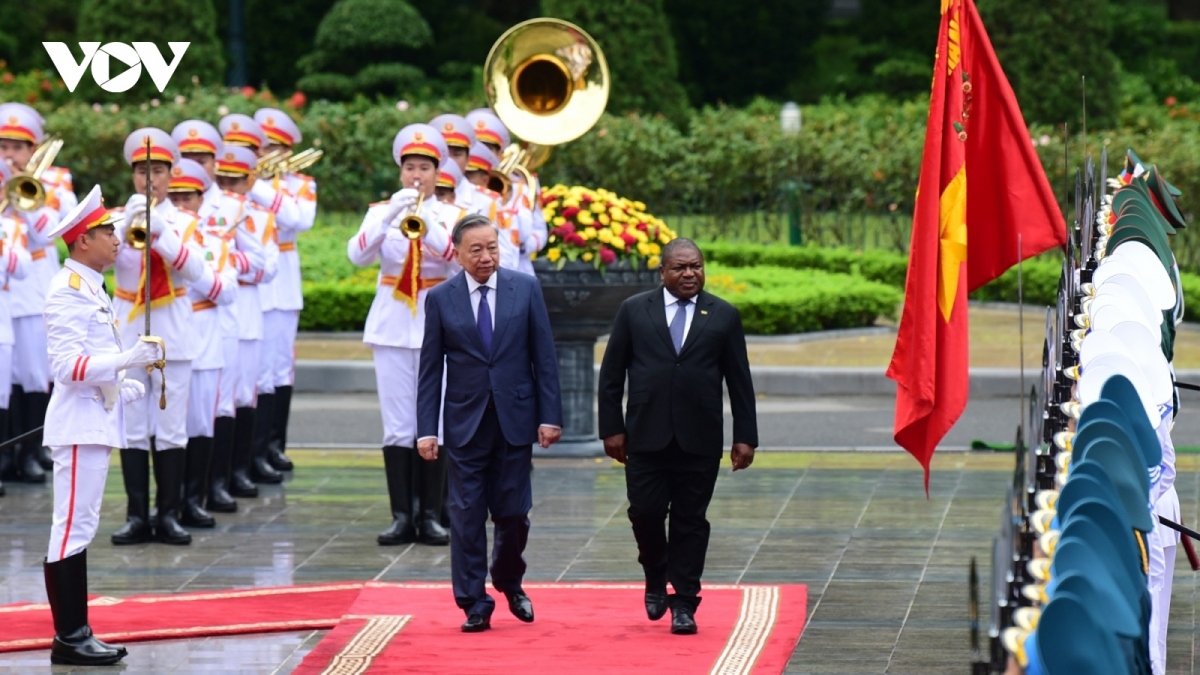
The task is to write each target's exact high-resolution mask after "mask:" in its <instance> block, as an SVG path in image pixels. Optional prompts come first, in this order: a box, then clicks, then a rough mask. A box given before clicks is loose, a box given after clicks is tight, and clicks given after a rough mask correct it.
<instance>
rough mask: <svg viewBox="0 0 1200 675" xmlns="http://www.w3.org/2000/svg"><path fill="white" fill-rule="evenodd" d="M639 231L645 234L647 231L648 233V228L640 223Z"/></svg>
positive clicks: (638, 225)
mask: <svg viewBox="0 0 1200 675" xmlns="http://www.w3.org/2000/svg"><path fill="white" fill-rule="evenodd" d="M637 229H639V230H641V231H642V232H645V231H646V229H647V227H646V224H645V223H638V224H637Z"/></svg>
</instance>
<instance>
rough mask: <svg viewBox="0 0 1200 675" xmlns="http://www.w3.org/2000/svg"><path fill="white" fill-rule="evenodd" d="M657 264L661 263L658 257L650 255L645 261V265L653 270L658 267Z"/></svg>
mask: <svg viewBox="0 0 1200 675" xmlns="http://www.w3.org/2000/svg"><path fill="white" fill-rule="evenodd" d="M659 262H661V261H660V260H659V259H658V256H657V255H652V256H650V259H649V260H647V261H646V265H647V266H648V267H649V268H650V269H654V268H655V267H658V263H659Z"/></svg>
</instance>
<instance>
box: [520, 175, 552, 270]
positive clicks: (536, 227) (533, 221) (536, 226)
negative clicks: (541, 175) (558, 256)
mask: <svg viewBox="0 0 1200 675" xmlns="http://www.w3.org/2000/svg"><path fill="white" fill-rule="evenodd" d="M534 180H535V181H536V178H535V179H534ZM511 203H512V206H513V208H514V209H515V210H516V211H517V217H519V218H521V219H524V222H522V223H521V224H520V233H521V235H520V236H521V260H520V264H519V265H518V266H517V270H518V271H520V272H524V273H525V274H529V275H532V274H533V273H534V272H533V255H534V254H535V253H537V252H538V251H541V250H542V247H543V246H545V245H546V241H547V239H548V237H549V236H550V231H549V229H548V228H547V227H546V216H545V214H543V213H542V200H541V186H539V185H537V184H536V182H535V184H534V185H533V187H530V186H528V185H526V184H525V183H517V182H514V183H513V198H512V202H511Z"/></svg>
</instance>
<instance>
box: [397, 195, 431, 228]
mask: <svg viewBox="0 0 1200 675" xmlns="http://www.w3.org/2000/svg"><path fill="white" fill-rule="evenodd" d="M416 187H417V191H418V192H417V203H416V205H415V206H413V210H412V213H410V214H408V215H407V216H404V217H403V218H401V219H400V224H399V225H398V227H399V228H400V231H401V232H403V233H404V236H406V237H408V238H409V239H411V240H413V241H416V240H418V239H420V238H422V237H424V236H425V231H426V230H427V229H428V226H427V225H426V224H425V219H424V218H422V217H421V216H420V215H419V214H420V213H421V204H422V203H424V202H425V193H424V192H420V190H421V184H420V183H417V186H416Z"/></svg>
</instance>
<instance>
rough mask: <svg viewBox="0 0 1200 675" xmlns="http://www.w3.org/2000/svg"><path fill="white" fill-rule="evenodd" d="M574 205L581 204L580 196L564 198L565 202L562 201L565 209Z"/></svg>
mask: <svg viewBox="0 0 1200 675" xmlns="http://www.w3.org/2000/svg"><path fill="white" fill-rule="evenodd" d="M572 206H576V207H577V206H579V199H578V198H576V197H571V198H570V199H564V200H563V202H562V207H563V208H564V209H569V208H571V207H572Z"/></svg>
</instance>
